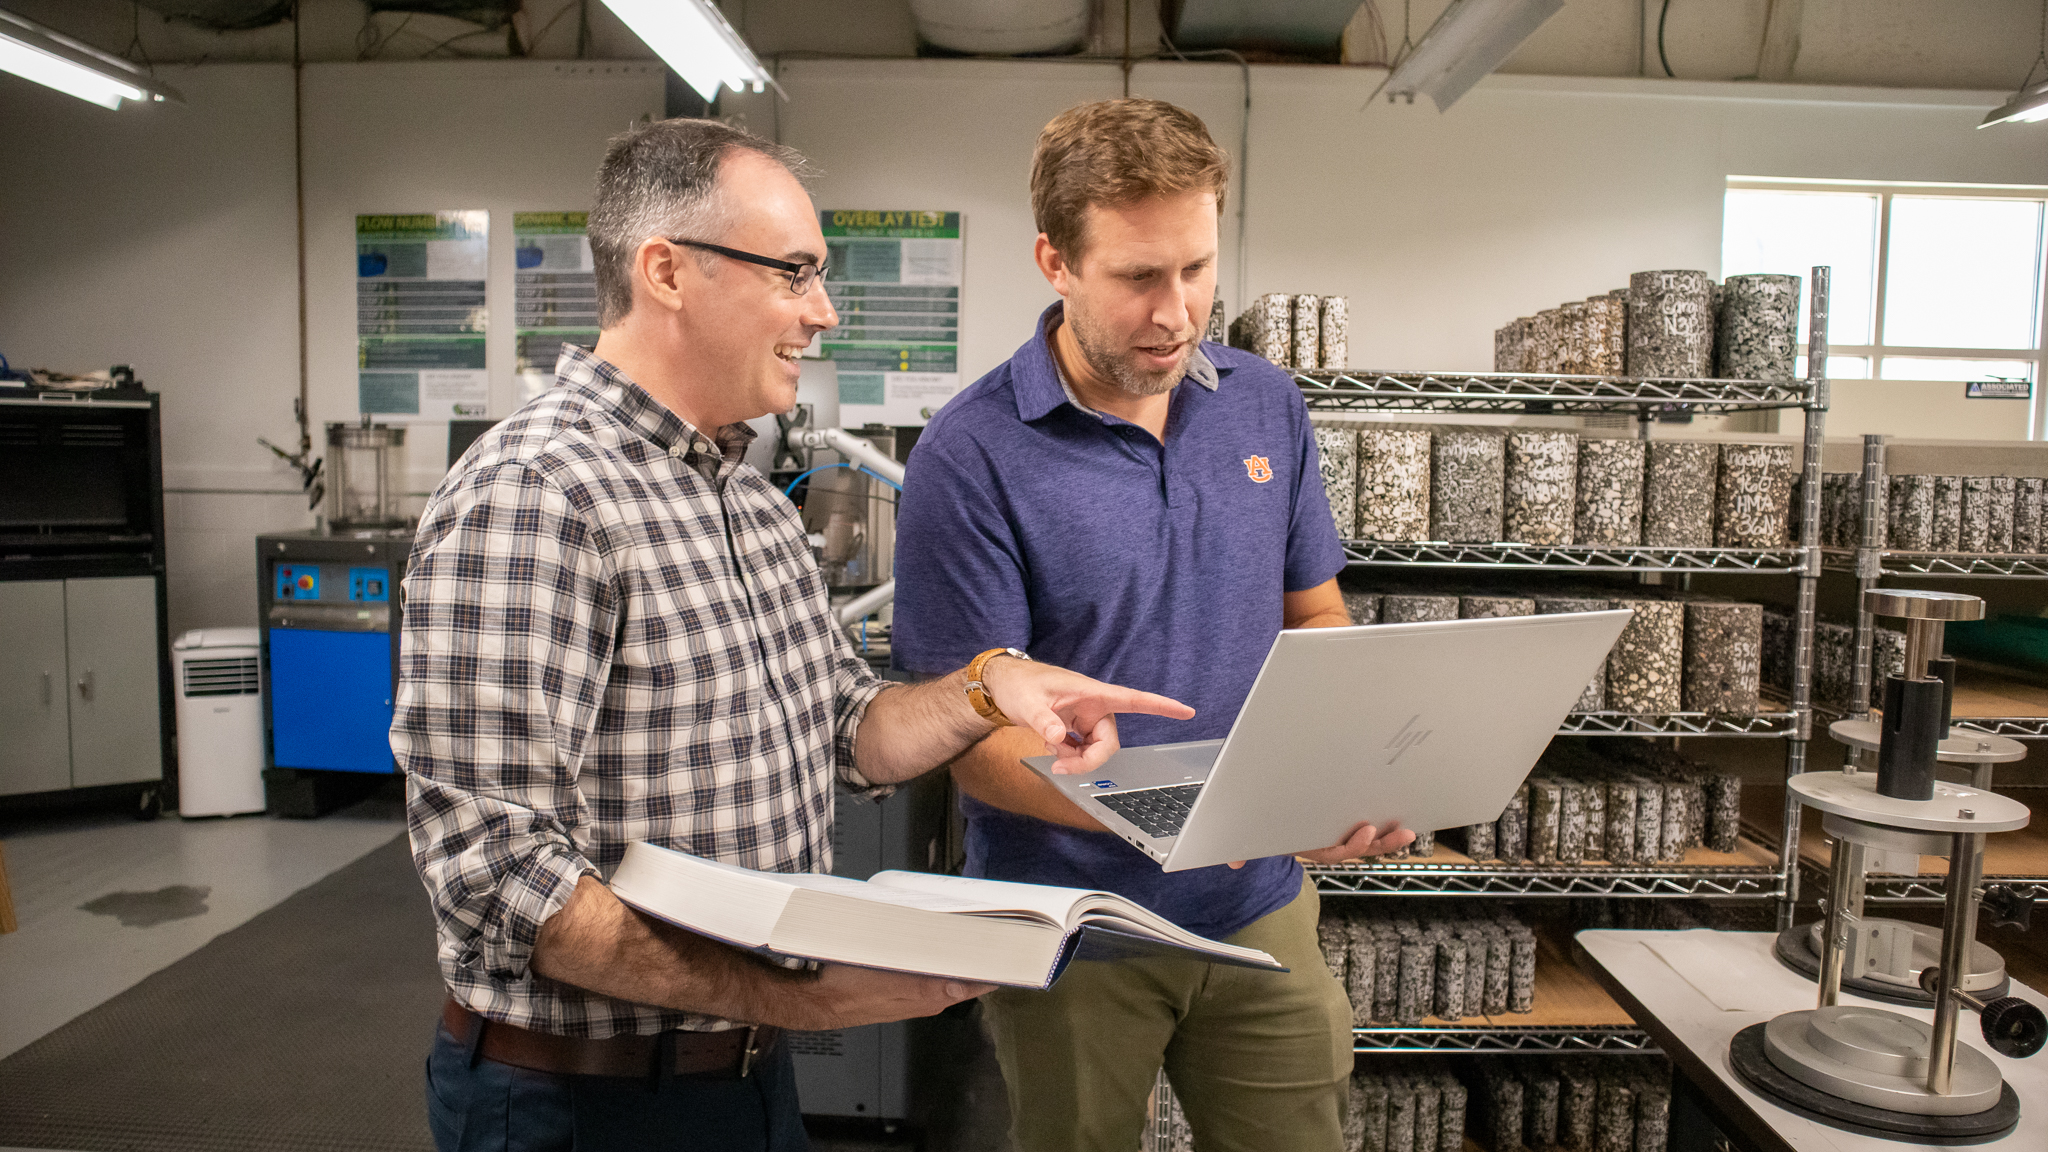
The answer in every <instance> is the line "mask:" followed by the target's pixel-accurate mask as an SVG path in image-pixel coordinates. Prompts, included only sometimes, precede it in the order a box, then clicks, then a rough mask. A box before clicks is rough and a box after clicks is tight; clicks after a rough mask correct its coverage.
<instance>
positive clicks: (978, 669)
mask: <svg viewBox="0 0 2048 1152" xmlns="http://www.w3.org/2000/svg"><path fill="white" fill-rule="evenodd" d="M998 656H1015V657H1016V658H1017V659H1019V660H1029V659H1031V657H1029V656H1026V655H1025V654H1024V653H1022V652H1019V651H1017V650H1016V649H1015V648H991V649H989V650H988V651H986V652H983V653H981V654H980V655H979V656H976V657H975V658H974V659H972V660H970V661H968V662H967V688H966V691H967V703H968V704H970V705H972V706H973V707H974V711H975V713H976V714H978V715H979V716H980V717H981V718H982V719H984V720H987V721H988V722H989V723H991V724H994V725H995V726H996V727H998V728H1008V727H1010V726H1012V725H1014V724H1016V721H1015V720H1012V719H1010V718H1009V717H1008V716H1005V715H1004V714H1003V710H1002V709H1001V708H998V707H996V698H995V696H994V695H993V694H991V693H990V692H989V690H988V685H987V684H986V683H984V682H983V681H982V678H981V675H982V670H983V669H985V668H987V667H988V662H989V661H991V660H993V659H995V658H996V657H998Z"/></svg>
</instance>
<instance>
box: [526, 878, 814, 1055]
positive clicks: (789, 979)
mask: <svg viewBox="0 0 2048 1152" xmlns="http://www.w3.org/2000/svg"><path fill="white" fill-rule="evenodd" d="M533 970H534V971H535V972H538V973H540V974H541V975H542V976H545V977H547V978H548V979H550V980H555V981H559V982H561V983H563V984H573V985H575V986H576V987H578V988H582V989H585V990H587V991H591V992H597V993H600V994H602V995H605V996H610V997H612V998H613V999H615V1000H630V1001H633V1002H634V1003H638V1004H651V1005H654V1006H656V1007H661V1008H672V1009H675V1010H677V1011H682V1012H698V1013H702V1014H703V1015H706V1016H718V1017H721V1018H723V1019H726V1020H743V1021H746V1022H748V1023H751V1024H777V1025H782V1024H786V1023H787V1022H788V1020H789V1019H790V1018H791V1017H796V1016H801V1015H802V1009H803V1006H804V1005H803V1000H804V985H805V984H806V983H810V982H812V981H814V980H815V978H816V976H815V973H812V972H807V971H802V970H791V969H786V968H778V967H775V966H774V965H771V964H769V963H767V962H766V961H764V960H762V959H760V958H759V957H756V956H754V955H752V954H750V953H747V952H742V951H740V950H739V949H737V948H732V947H728V946H726V945H724V944H720V943H718V942H717V941H715V940H712V939H709V938H707V937H704V936H699V935H697V934H696V933H694V932H689V931H685V930H684V929H681V928H677V927H675V926H674V925H671V924H664V923H662V922H660V921H658V920H653V919H650V918H648V917H645V916H641V915H639V914H638V913H636V912H634V911H633V910H632V909H631V908H628V907H627V906H626V905H625V904H623V903H621V902H620V901H619V898H618V897H616V896H614V895H612V893H611V890H610V889H609V888H606V887H605V886H604V885H603V884H600V883H598V882H597V881H596V880H595V879H592V878H591V877H589V876H585V877H583V878H582V879H580V880H578V881H577V882H576V892H575V895H573V896H571V897H570V898H569V903H568V904H566V905H564V906H563V908H562V910H561V911H560V912H557V913H555V915H554V916H552V917H550V918H549V919H548V921H547V923H545V924H543V925H542V926H541V932H540V939H539V940H537V941H536V942H535V944H534V949H533Z"/></svg>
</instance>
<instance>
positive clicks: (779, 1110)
mask: <svg viewBox="0 0 2048 1152" xmlns="http://www.w3.org/2000/svg"><path fill="white" fill-rule="evenodd" d="M427 1122H428V1125H429V1127H431V1128H432V1129H433V1133H434V1147H435V1148H437V1149H439V1150H440V1152H571V1150H572V1149H573V1150H574V1152H639V1150H641V1149H646V1150H649V1152H651V1150H653V1149H664V1150H671V1149H672V1150H674V1152H810V1147H811V1144H810V1140H809V1138H808V1137H806V1136H805V1135H804V1124H803V1116H802V1114H801V1112H800V1110H799V1109H798V1107H797V1099H796V1068H795V1065H794V1064H793V1063H792V1062H791V1060H790V1055H789V1045H787V1044H777V1045H776V1046H775V1051H774V1052H773V1053H771V1054H770V1055H769V1056H768V1058H767V1059H765V1060H762V1061H760V1062H758V1063H756V1064H755V1065H754V1070H753V1073H752V1074H751V1075H749V1076H748V1077H746V1078H745V1079H743V1080H711V1079H693V1078H689V1077H673V1076H672V1077H668V1078H667V1079H665V1080H663V1081H661V1082H659V1083H657V1082H655V1081H654V1080H653V1079H651V1078H648V1077H639V1076H634V1077H620V1076H556V1075H553V1074H550V1073H547V1072H533V1071H529V1070H527V1069H525V1068H514V1067H512V1066H511V1065H509V1064H499V1063H497V1062H495V1061H491V1060H484V1059H478V1060H475V1061H474V1062H472V1061H471V1059H470V1051H469V1046H468V1045H467V1044H465V1043H464V1042H463V1041H461V1040H460V1039H458V1038H456V1037H454V1036H451V1035H449V1034H448V1030H447V1029H445V1028H440V1029H436V1030H435V1035H434V1050H433V1052H432V1053H431V1054H430V1055H428V1057H427Z"/></svg>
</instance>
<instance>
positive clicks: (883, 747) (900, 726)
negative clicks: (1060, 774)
mask: <svg viewBox="0 0 2048 1152" xmlns="http://www.w3.org/2000/svg"><path fill="white" fill-rule="evenodd" d="M966 689H967V674H966V672H965V671H958V672H953V673H951V674H950V675H946V676H941V677H938V678H937V679H935V680H926V681H924V682H923V683H920V684H909V685H904V686H902V687H892V688H890V689H888V690H887V691H885V692H882V693H881V694H879V695H877V696H876V697H875V698H874V700H872V701H870V702H869V704H868V711H867V715H866V716H865V717H863V718H862V720H861V724H860V731H859V732H858V733H857V734H856V735H855V736H854V740H853V759H854V763H855V764H856V765H857V766H858V767H859V768H860V774H861V775H862V776H865V777H867V779H868V780H869V781H871V782H873V783H876V784H896V783H900V782H902V781H904V780H908V779H910V778H912V777H914V776H921V775H923V774H924V773H926V772H929V771H931V770H932V769H933V768H936V767H938V766H939V765H941V764H944V763H946V762H947V761H949V760H951V759H953V758H954V757H955V756H958V755H960V753H961V752H963V751H965V750H966V749H967V747H968V746H969V745H971V744H973V743H974V742H975V741H976V740H979V739H981V738H982V737H983V736H986V735H988V734H989V732H990V731H992V730H993V729H994V728H995V725H994V724H992V723H990V722H989V721H987V720H984V719H983V718H982V717H981V716H980V715H979V714H977V713H976V712H975V711H974V709H973V708H972V707H970V706H969V705H968V703H967V691H966ZM1041 746H1042V745H1041Z"/></svg>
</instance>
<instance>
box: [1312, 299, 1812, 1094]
mask: <svg viewBox="0 0 2048 1152" xmlns="http://www.w3.org/2000/svg"><path fill="white" fill-rule="evenodd" d="M1811 284H1812V292H1811V294H1810V304H1811V310H1810V314H1809V321H1808V331H1809V333H1810V337H1809V341H1808V346H1807V364H1808V365H1809V375H1808V376H1807V377H1806V378H1805V379H1803V380H1794V381H1790V382H1785V383H1773V382H1766V381H1758V380H1667V379H1630V378H1622V377H1603V376H1572V375H1552V374H1541V373H1534V374H1531V373H1443V372H1395V371H1377V370H1361V369H1352V370H1347V371H1342V372H1332V371H1320V372H1318V371H1307V370H1297V371H1295V373H1294V379H1295V383H1296V385H1297V386H1298V387H1299V388H1300V390H1301V394H1302V399H1303V400H1304V401H1305V402H1306V404H1307V405H1308V408H1309V410H1310V411H1311V412H1313V413H1353V414H1367V413H1404V414H1458V413H1498V414H1516V415H1550V416H1564V415H1589V414H1609V415H1611V414H1629V415H1634V416H1636V417H1638V419H1639V420H1641V421H1645V422H1647V421H1649V420H1652V419H1655V418H1656V417H1658V416H1659V415H1665V414H1673V413H1680V412H1691V413H1701V414H1708V413H1715V414H1718V413H1734V412H1754V411H1762V410H1792V409H1796V410H1798V411H1799V412H1800V413H1801V414H1802V417H1803V423H1804V427H1803V432H1804V436H1803V441H1804V443H1803V447H1804V453H1803V469H1802V483H1801V484H1800V486H1799V488H1798V489H1797V492H1798V497H1797V498H1798V499H1799V500H1800V501H1801V509H1802V515H1800V516H1799V517H1798V520H1799V524H1800V534H1799V541H1798V543H1797V544H1795V545H1793V546H1791V547H1786V548H1770V549H1737V548H1651V547H1605V546H1565V547H1536V546H1530V545H1526V544H1520V543H1515V542H1500V543H1490V544H1454V543H1448V542H1441V541H1425V542H1418V543H1386V542H1378V541H1364V540H1350V541H1346V542H1345V544H1344V549H1345V554H1346V556H1347V557H1348V558H1349V561H1350V564H1351V565H1352V566H1354V567H1360V568H1383V569H1455V570H1468V571H1525V572H1580V573H1592V572H1598V573H1651V572H1656V573H1665V572H1677V573H1690V572H1722V573H1730V572H1733V573H1744V574H1752V575H1755V574H1768V575H1783V576H1790V577H1793V578H1795V579H1796V580H1797V582H1798V588H1797V609H1796V617H1795V626H1794V654H1793V681H1792V691H1791V698H1790V699H1789V700H1786V701H1775V702H1771V703H1770V704H1768V705H1767V707H1769V708H1771V709H1772V710H1770V711H1765V712H1760V713H1758V714H1757V715H1756V716H1754V717H1742V718H1736V717H1722V716H1711V715H1707V714H1704V713H1683V712H1680V713H1667V714H1655V715H1640V714H1630V713H1619V712H1589V713H1574V714H1572V715H1571V716H1570V717H1568V718H1567V720H1566V721H1565V723H1564V724H1563V725H1562V726H1561V728H1560V730H1559V732H1560V735H1580V736H1713V737H1724V736H1725V737H1750V738H1767V739H1780V740H1783V741H1785V773H1786V775H1787V777H1790V776H1792V775H1796V774H1798V773H1800V772H1803V771H1805V769H1806V759H1807V749H1808V745H1809V743H1810V742H1811V740H1812V739H1813V710H1812V707H1811V700H1812V684H1813V634H1814V616H1815V600H1816V596H1817V591H1818V583H1819V579H1820V574H1821V564H1822V556H1821V549H1820V542H1819V538H1818V535H1819V528H1818V525H1819V519H1820V465H1821V442H1822V436H1823V433H1824V429H1825V422H1826V414H1827V408H1828V380H1827V377H1826V376H1825V374H1824V372H1825V365H1826V363H1827V328H1828V269H1826V268H1815V269H1814V270H1813V279H1812V281H1811ZM1787 796H1788V799H1787V803H1786V806H1785V811H1784V812H1783V814H1782V817H1783V818H1782V821H1781V823H1780V826H1779V828H1778V829H1777V836H1776V839H1777V843H1776V844H1775V845H1764V846H1760V847H1761V848H1762V849H1763V855H1764V857H1766V858H1767V859H1768V862H1765V861H1764V860H1758V861H1757V862H1755V863H1751V864H1741V865H1731V864H1727V863H1718V864H1709V865H1701V866H1687V865H1683V864H1676V865H1649V866H1622V867H1618V866H1531V865H1524V864H1520V863H1517V864H1512V865H1511V864H1506V863H1501V864H1487V863H1483V862H1469V863H1448V862H1446V863H1432V862H1430V861H1429V860H1428V859H1416V858H1410V859H1404V860H1393V861H1373V862H1371V863H1368V864H1358V865H1341V866H1319V867H1311V868H1310V869H1309V873H1310V875H1311V876H1312V877H1313V879H1314V881H1315V884H1316V888H1317V891H1318V892H1319V893H1320V894H1322V895H1323V896H1325V897H1338V896H1435V897H1445V896H1450V897H1458V896H1492V897H1518V898H1527V897H1559V898H1565V897H1631V898H1649V899H1654V898H1674V897H1692V898H1707V899H1721V900H1740V899H1752V900H1754V899H1772V898H1775V899H1776V900H1778V901H1779V909H1778V917H1779V920H1780V922H1781V923H1782V924H1785V925H1789V924H1790V922H1791V913H1792V907H1793V904H1794V903H1795V902H1796V900H1797V896H1798V885H1799V873H1798V855H1797V854H1798V841H1797V837H1796V836H1793V835H1789V834H1787V830H1789V829H1792V828H1796V827H1797V823H1796V820H1797V807H1796V800H1793V799H1791V798H1790V797H1791V793H1790V790H1789V789H1788V790H1787ZM1745 831H1746V832H1747V831H1748V830H1747V829H1746V830H1745ZM1353 1035H1354V1048H1355V1050H1356V1051H1359V1052H1465V1053H1510V1052H1521V1053H1535V1052H1552V1053H1567V1052H1654V1051H1656V1049H1655V1046H1654V1044H1653V1043H1652V1042H1651V1040H1650V1038H1649V1036H1648V1035H1647V1034H1646V1033H1644V1032H1642V1031H1640V1030H1639V1029H1636V1028H1634V1027H1633V1026H1630V1025H1608V1024H1601V1025H1590V1026H1583V1027H1581V1026H1572V1025H1562V1026H1553V1025H1546V1026H1542V1027H1527V1026H1514V1025H1505V1024H1495V1023H1492V1022H1490V1021H1489V1022H1488V1023H1486V1024H1483V1025H1481V1026H1476V1027H1474V1026H1442V1027H1437V1026H1431V1027H1401V1026H1396V1027H1370V1028H1359V1029H1355V1030H1354V1032H1353Z"/></svg>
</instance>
